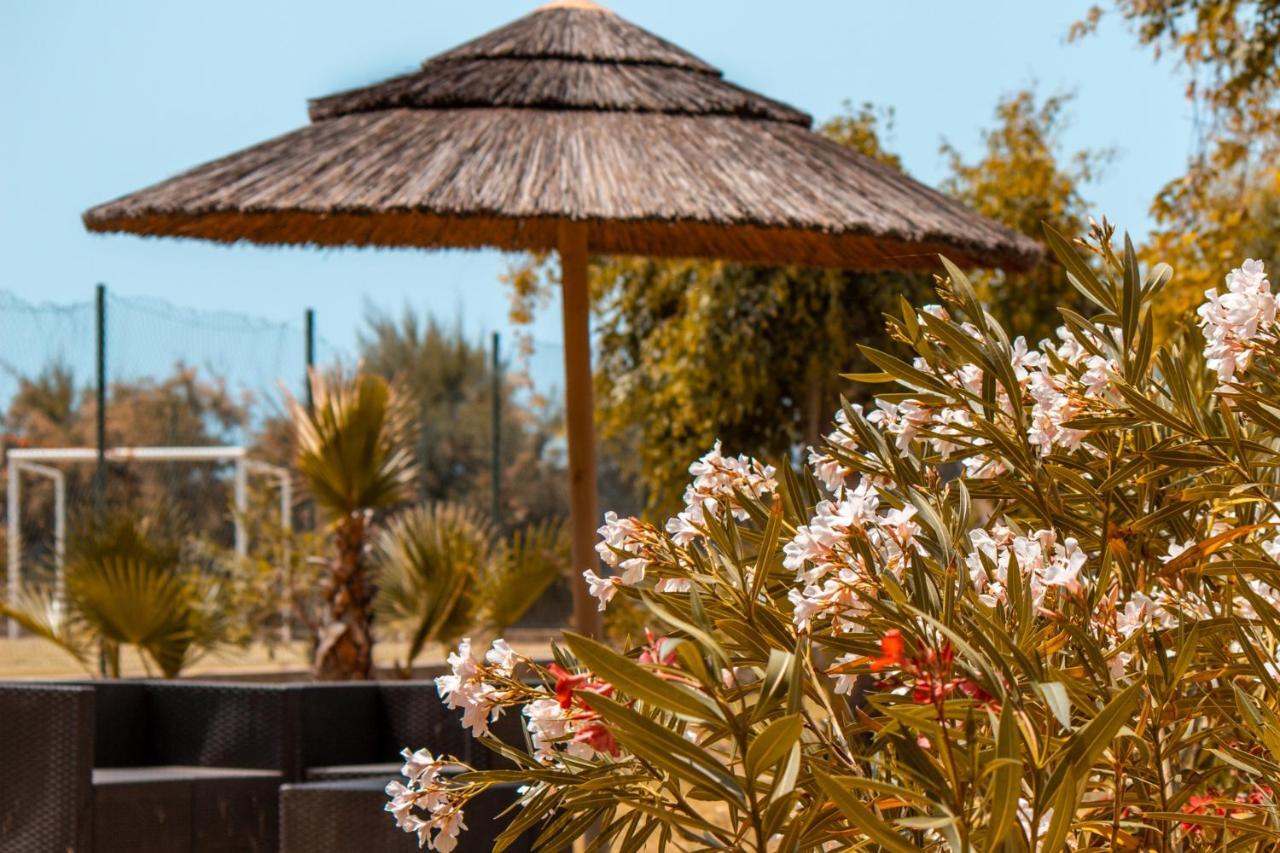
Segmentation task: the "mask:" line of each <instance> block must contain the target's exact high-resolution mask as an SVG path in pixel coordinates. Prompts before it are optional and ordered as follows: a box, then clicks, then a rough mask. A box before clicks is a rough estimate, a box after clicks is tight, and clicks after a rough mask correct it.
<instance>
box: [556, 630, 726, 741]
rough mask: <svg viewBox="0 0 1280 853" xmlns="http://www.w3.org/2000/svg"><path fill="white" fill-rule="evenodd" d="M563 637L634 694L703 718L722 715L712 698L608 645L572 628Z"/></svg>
mask: <svg viewBox="0 0 1280 853" xmlns="http://www.w3.org/2000/svg"><path fill="white" fill-rule="evenodd" d="M564 640H565V643H566V644H567V645H568V646H569V651H571V652H573V656H574V657H576V658H577V659H578V661H579V662H580V663H582V664H583V665H584V666H585V667H587V669H589V670H591V671H592V672H594V673H595V674H596V675H598V676H600V677H601V678H603V679H604V680H605V681H607V682H609V683H610V684H612V685H613V686H614V687H616V688H617V689H618V690H621V691H622V692H623V693H625V694H626V695H628V696H630V697H631V698H633V699H639V700H641V701H642V702H644V703H645V704H647V705H648V706H649V707H651V708H655V709H658V710H662V711H671V712H672V713H674V714H678V715H680V716H682V717H688V718H690V719H694V720H698V721H700V722H707V721H710V720H719V719H720V713H719V711H718V710H717V709H716V707H715V705H714V704H713V703H712V702H711V700H710V699H708V698H706V697H705V696H702V695H699V694H698V693H695V692H694V691H692V690H690V689H689V688H687V687H685V686H684V685H682V684H673V683H672V682H670V681H666V680H664V679H663V678H661V677H659V676H657V675H655V674H654V673H652V672H650V671H649V670H647V669H645V668H644V667H642V666H640V665H639V664H638V663H636V662H635V661H633V660H631V659H630V658H628V657H624V656H623V655H620V654H618V653H617V652H615V651H614V650H613V649H610V648H609V647H608V646H605V645H603V644H601V643H598V642H596V641H595V640H592V639H591V638H589V637H584V636H582V635H581V634H575V633H573V632H571V631H565V632H564Z"/></svg>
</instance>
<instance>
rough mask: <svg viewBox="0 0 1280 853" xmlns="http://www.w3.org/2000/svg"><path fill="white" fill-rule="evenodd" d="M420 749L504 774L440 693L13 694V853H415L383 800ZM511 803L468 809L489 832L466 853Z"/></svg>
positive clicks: (511, 732) (344, 687) (1, 754)
mask: <svg viewBox="0 0 1280 853" xmlns="http://www.w3.org/2000/svg"><path fill="white" fill-rule="evenodd" d="M521 729H522V722H521V719H520V717H519V716H518V715H512V714H509V715H507V716H505V717H504V718H502V719H501V720H500V721H498V723H496V724H495V726H494V732H495V734H496V735H497V736H499V737H501V738H502V739H504V740H506V741H508V742H510V743H520V742H522V740H523V733H522V730H521ZM406 746H407V747H410V748H413V749H417V748H420V747H426V748H428V749H431V750H433V751H434V752H436V753H445V754H449V755H452V756H455V757H457V758H459V759H461V760H463V761H465V762H467V763H469V764H471V765H472V766H475V767H478V768H488V767H498V766H502V765H503V764H504V763H505V760H504V759H502V758H500V757H499V756H497V755H495V754H494V753H492V752H490V751H489V750H487V749H485V748H484V747H483V746H481V745H480V744H479V743H477V742H476V741H474V740H472V739H471V738H470V737H469V736H468V734H467V733H466V732H465V731H464V730H463V729H462V727H461V725H460V722H459V719H458V712H456V711H451V710H449V709H447V708H446V707H445V706H444V705H443V704H442V703H441V702H440V699H439V697H438V696H437V695H436V691H435V686H434V684H432V683H431V682H429V681H414V682H365V683H360V684H297V683H293V684H252V683H237V682H194V681H86V682H73V683H66V684H0V851H5V853H8V851H14V853H46V851H56V853H116V851H122V853H123V851H128V853H149V851H157V853H159V852H160V851H163V853H184V852H185V851H191V853H224V852H225V853H233V851H234V853H242V852H243V853H272V851H275V850H277V849H290V848H289V846H288V845H287V844H285V845H283V846H282V845H281V837H280V835H279V828H280V821H281V820H283V821H285V822H287V823H289V824H290V826H291V830H290V831H291V832H292V834H293V837H294V838H295V839H296V838H304V837H307V838H317V837H320V836H322V835H323V833H320V835H319V836H318V835H317V834H316V833H311V832H310V830H306V829H304V828H303V827H304V824H310V823H312V822H315V823H316V825H317V826H328V825H329V824H331V823H336V824H341V825H343V826H350V827H353V829H352V830H351V832H357V835H358V837H361V838H365V837H367V838H369V839H372V838H374V837H381V836H378V833H379V832H382V834H383V835H385V836H386V838H387V839H388V840H386V841H385V843H386V844H389V845H393V846H390V847H385V848H381V847H373V846H369V847H360V846H358V847H343V846H334V845H333V844H329V845H328V846H324V845H320V846H315V843H313V842H308V844H309V845H310V846H308V848H307V849H308V850H309V853H324V851H329V850H332V851H339V850H343V851H345V850H365V849H369V850H376V849H388V850H395V849H400V848H399V847H396V846H394V845H397V844H402V843H403V842H404V841H410V842H412V839H410V838H409V837H408V836H405V835H404V834H403V833H399V832H398V831H396V830H395V828H394V824H393V821H392V819H391V817H390V815H388V814H386V813H384V812H383V811H382V810H381V809H382V805H383V803H384V802H385V795H384V794H383V793H382V789H383V787H384V786H385V785H386V783H387V781H389V780H390V779H391V778H394V777H396V776H397V775H398V773H399V768H400V764H401V759H400V756H399V752H400V750H401V748H403V747H406ZM282 783H284V784H286V788H285V789H284V790H285V791H287V792H288V794H287V796H288V797H289V798H291V799H289V801H288V803H286V802H285V800H284V799H281V795H280V790H281V789H280V786H281V784H282ZM504 797H505V798H506V799H504ZM510 802H511V799H510V792H509V791H508V792H506V793H505V794H504V793H502V792H495V793H494V794H493V795H492V796H490V797H489V798H488V799H486V800H485V801H484V803H478V804H477V805H476V808H475V809H472V810H469V811H468V824H469V825H470V826H472V827H473V828H474V827H477V826H478V827H481V831H480V832H473V831H472V832H468V833H467V835H466V837H465V838H466V840H465V842H464V845H460V849H466V850H487V849H489V846H488V844H489V842H487V841H485V840H484V839H487V838H490V836H494V837H496V835H497V833H498V832H499V831H500V829H501V827H500V824H499V823H498V822H497V814H498V813H499V812H501V811H502V810H503V809H505V808H506V807H507V806H508V805H510ZM290 804H292V805H290ZM473 812H474V814H473ZM355 827H366V828H367V829H365V830H360V831H357V830H356V829H354V828H355ZM375 827H379V828H381V829H375ZM317 832H318V831H317ZM387 832H389V833H391V834H387ZM308 833H310V834H308ZM360 833H365V834H363V835H362V834H360ZM486 833H487V834H486ZM340 837H342V838H345V837H347V836H345V835H341V836H340ZM335 843H336V842H335ZM374 843H375V842H374V841H372V840H370V841H369V844H374ZM377 843H384V842H377ZM476 845H480V846H476ZM292 849H301V848H298V847H296V846H295V847H293V848H292ZM406 849H416V845H415V844H413V843H410V846H409V848H406ZM516 849H519V848H516Z"/></svg>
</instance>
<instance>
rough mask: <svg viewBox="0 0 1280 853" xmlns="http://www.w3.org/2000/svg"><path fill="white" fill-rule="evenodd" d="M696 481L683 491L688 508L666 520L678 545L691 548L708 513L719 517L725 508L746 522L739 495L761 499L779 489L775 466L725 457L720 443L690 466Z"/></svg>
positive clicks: (703, 526) (748, 459)
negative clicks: (689, 545)
mask: <svg viewBox="0 0 1280 853" xmlns="http://www.w3.org/2000/svg"><path fill="white" fill-rule="evenodd" d="M689 473H690V474H692V475H693V482H692V483H690V484H689V486H688V488H686V489H685V490H684V504H685V508H684V510H682V511H681V512H680V513H679V514H678V515H677V516H676V517H675V518H672V519H670V520H668V521H667V532H668V533H670V534H671V539H672V541H674V542H675V543H676V544H677V545H688V544H689V543H691V542H693V541H694V540H695V539H697V538H699V537H700V536H702V531H703V528H705V526H706V517H707V514H711V515H713V516H717V517H718V516H720V515H721V514H722V513H723V512H724V511H725V510H726V509H727V510H728V511H729V512H731V513H733V517H734V518H736V519H737V520H738V521H745V520H746V519H747V513H746V510H744V509H743V508H742V507H741V506H740V505H739V502H738V494H739V493H741V494H743V495H745V496H747V497H748V498H754V499H756V500H759V499H760V498H761V497H763V496H764V495H766V494H768V493H770V492H773V491H775V490H776V489H777V488H778V481H777V480H776V479H775V477H774V475H775V474H776V473H777V471H775V470H774V467H773V466H772V465H765V464H762V463H761V462H759V461H757V460H755V459H752V458H751V457H750V456H746V455H739V456H738V457H737V458H734V457H731V456H725V455H724V454H723V453H722V452H721V449H720V442H719V441H717V442H716V443H715V446H714V447H712V448H711V450H710V451H709V452H708V453H707V454H706V455H705V456H703V457H702V458H701V459H699V460H698V461H697V462H694V463H693V464H692V465H690V466H689Z"/></svg>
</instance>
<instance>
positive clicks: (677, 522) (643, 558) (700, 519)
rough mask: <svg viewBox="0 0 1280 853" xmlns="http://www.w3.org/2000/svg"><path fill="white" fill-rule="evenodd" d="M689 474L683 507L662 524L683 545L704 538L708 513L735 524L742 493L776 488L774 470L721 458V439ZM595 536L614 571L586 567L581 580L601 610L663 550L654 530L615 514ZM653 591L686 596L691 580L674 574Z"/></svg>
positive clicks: (751, 495) (755, 495) (745, 459)
mask: <svg viewBox="0 0 1280 853" xmlns="http://www.w3.org/2000/svg"><path fill="white" fill-rule="evenodd" d="M689 473H690V474H692V475H693V482H691V483H690V484H689V486H688V487H687V488H686V489H685V492H684V502H685V508H684V510H683V511H681V512H680V514H679V515H677V516H676V517H674V518H672V519H669V520H668V521H667V524H666V531H667V533H668V534H669V535H670V540H671V542H672V543H674V544H675V545H677V546H681V547H683V546H687V545H689V544H691V543H692V542H694V541H695V540H697V539H699V538H700V537H701V536H702V535H703V530H704V528H705V526H706V521H707V517H708V515H711V516H713V517H717V518H719V517H721V514H722V513H723V512H725V511H726V510H727V511H728V512H730V513H732V514H733V517H734V518H735V519H736V520H738V521H744V520H746V518H747V513H746V511H745V510H744V509H743V508H742V506H741V503H740V497H739V496H740V495H741V496H743V497H746V498H747V499H750V500H759V499H760V498H762V497H763V496H764V495H767V494H769V493H771V492H773V491H775V490H776V489H777V488H778V481H777V480H776V479H775V476H774V475H775V474H776V473H777V472H776V471H775V469H774V467H773V466H772V465H765V464H763V463H761V462H759V461H757V460H755V459H752V458H751V457H749V456H746V455H740V456H738V457H737V458H734V457H731V456H725V455H724V453H723V452H722V450H721V446H720V442H719V441H717V442H716V443H715V446H714V447H712V448H711V450H710V451H709V452H708V453H707V454H706V455H704V456H703V457H702V458H701V459H699V460H698V461H696V462H694V463H693V464H691V465H690V466H689ZM596 532H597V533H598V534H599V536H600V541H599V542H597V543H596V553H597V554H599V555H600V559H601V560H603V561H604V562H605V564H606V565H608V566H609V567H610V569H612V572H613V573H612V574H609V575H601V574H599V573H597V572H596V571H595V570H594V569H590V568H588V569H586V570H585V571H583V573H582V577H583V578H584V579H585V580H586V582H587V588H588V589H589V590H590V592H591V595H593V596H595V598H596V599H598V600H599V602H600V604H599V609H600V610H604V609H605V608H606V607H608V605H609V602H610V601H612V600H613V597H614V596H615V595H616V594H617V592H618V589H619V587H624V586H628V587H634V586H638V585H639V584H640V583H641V582H643V581H644V579H645V576H646V572H647V570H648V569H649V567H650V566H652V565H654V564H655V563H656V562H658V561H659V557H660V556H661V554H662V553H664V552H665V551H666V550H667V549H665V548H664V543H663V537H662V534H661V532H660V531H659V530H658V529H657V528H656V527H654V526H653V525H651V524H649V523H647V522H644V521H641V520H639V519H636V518H619V517H618V514H617V513H615V512H608V513H605V517H604V524H603V525H602V526H601V527H600V528H599V529H598V530H597V531H596ZM654 590H655V591H656V592H688V591H689V581H688V580H687V579H686V578H684V577H681V576H678V575H674V574H672V575H670V576H668V577H663V578H660V579H659V580H658V582H657V583H656V584H655V585H654Z"/></svg>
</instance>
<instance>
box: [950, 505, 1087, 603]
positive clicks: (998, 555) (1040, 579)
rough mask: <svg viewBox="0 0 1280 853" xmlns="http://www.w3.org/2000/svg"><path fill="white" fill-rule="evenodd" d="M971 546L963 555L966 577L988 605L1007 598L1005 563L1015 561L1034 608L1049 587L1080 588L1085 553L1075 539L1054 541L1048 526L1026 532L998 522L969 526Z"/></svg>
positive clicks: (1052, 532)
mask: <svg viewBox="0 0 1280 853" xmlns="http://www.w3.org/2000/svg"><path fill="white" fill-rule="evenodd" d="M969 540H970V542H971V543H972V545H973V550H972V551H971V552H970V553H969V555H968V557H966V558H965V564H966V565H967V566H968V568H969V579H970V580H971V581H972V582H973V585H974V588H975V589H977V590H978V598H979V600H980V601H982V603H983V604H985V605H987V606H988V607H995V606H996V605H997V604H1003V603H1004V602H1005V601H1006V600H1007V594H1008V584H1009V567H1010V566H1011V565H1016V566H1017V568H1018V571H1019V575H1020V579H1022V580H1024V581H1025V582H1026V583H1027V585H1028V587H1029V589H1030V593H1031V603H1032V606H1033V607H1035V608H1036V609H1039V608H1040V607H1041V606H1042V605H1043V604H1044V599H1045V594H1046V593H1047V592H1048V590H1049V588H1050V587H1063V588H1065V589H1067V590H1069V591H1071V592H1078V591H1079V589H1080V570H1081V569H1082V568H1083V567H1084V564H1085V562H1086V560H1087V559H1088V555H1087V554H1086V553H1085V552H1084V551H1082V550H1081V549H1080V546H1079V545H1078V544H1077V542H1076V540H1075V539H1073V538H1071V537H1067V538H1065V539H1063V540H1062V541H1061V542H1059V541H1058V534H1057V533H1055V532H1054V531H1052V530H1037V531H1035V532H1034V533H1032V534H1031V535H1030V536H1023V535H1018V534H1015V533H1014V531H1012V530H1011V529H1009V528H1008V527H1005V526H1004V525H1002V524H993V525H991V529H990V530H971V531H970V532H969Z"/></svg>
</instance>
